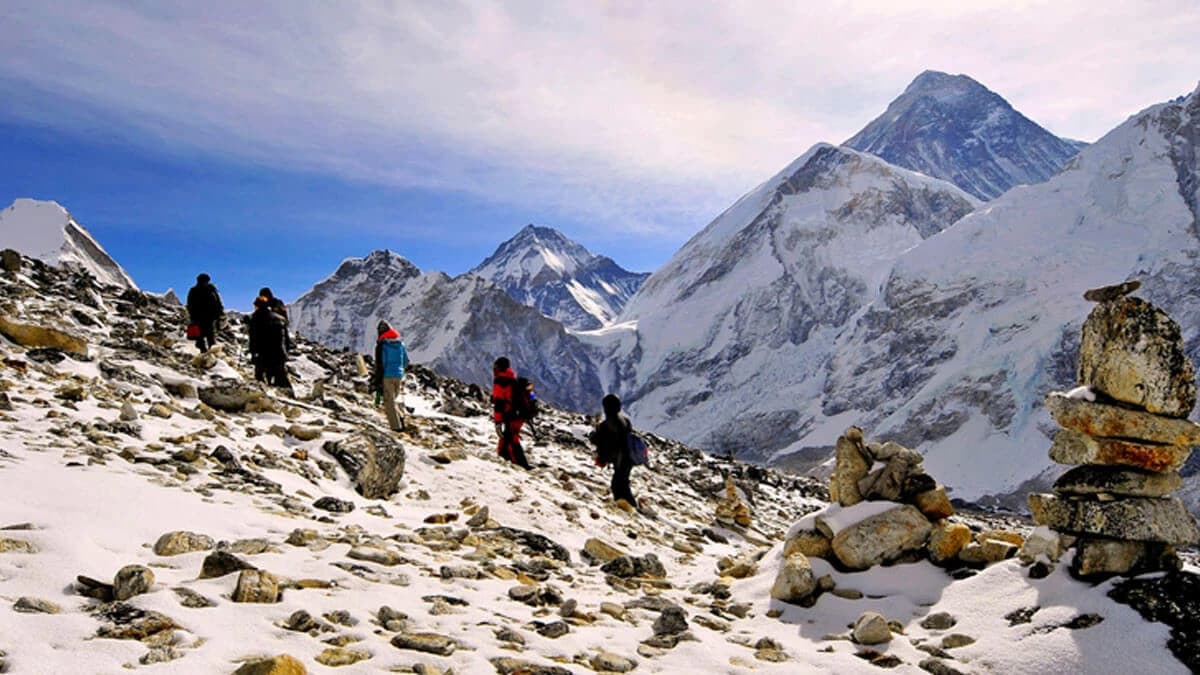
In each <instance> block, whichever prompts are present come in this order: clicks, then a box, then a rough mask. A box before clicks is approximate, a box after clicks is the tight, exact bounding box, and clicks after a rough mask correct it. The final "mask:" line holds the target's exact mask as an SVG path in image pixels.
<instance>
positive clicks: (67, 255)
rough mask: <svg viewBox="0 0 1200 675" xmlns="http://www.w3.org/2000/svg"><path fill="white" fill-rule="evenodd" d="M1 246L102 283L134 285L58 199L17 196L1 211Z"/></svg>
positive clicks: (127, 275) (127, 286)
mask: <svg viewBox="0 0 1200 675" xmlns="http://www.w3.org/2000/svg"><path fill="white" fill-rule="evenodd" d="M0 248H11V249H14V250H17V251H20V252H21V253H24V254H25V255H28V256H30V257H32V258H37V259H38V260H41V261H42V262H45V263H48V264H50V265H59V266H64V267H70V268H74V269H79V270H83V271H85V272H88V273H90V274H91V275H92V276H94V277H96V279H97V280H98V281H100V282H101V283H106V284H112V285H114V286H123V287H125V288H137V284H135V283H133V279H132V278H130V276H129V274H128V273H126V272H125V270H124V269H122V267H121V266H120V265H119V264H117V261H115V260H113V258H112V256H110V255H109V254H108V252H107V251H105V250H104V248H103V247H102V246H100V244H99V242H97V241H96V240H95V239H94V238H93V237H92V235H91V234H89V233H88V231H87V230H85V229H84V228H83V226H82V225H80V224H79V223H78V222H76V221H75V219H74V218H72V217H71V214H70V213H69V212H68V211H67V210H66V209H65V208H63V207H62V206H61V205H60V204H59V203H58V202H53V201H42V200H37V199H26V198H21V199H17V200H16V201H14V202H13V203H12V205H11V206H9V207H8V208H7V209H4V211H0Z"/></svg>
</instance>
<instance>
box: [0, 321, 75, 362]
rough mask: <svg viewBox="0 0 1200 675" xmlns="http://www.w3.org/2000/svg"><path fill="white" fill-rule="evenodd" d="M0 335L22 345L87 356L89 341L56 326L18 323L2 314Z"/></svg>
mask: <svg viewBox="0 0 1200 675" xmlns="http://www.w3.org/2000/svg"><path fill="white" fill-rule="evenodd" d="M0 335H3V336H4V337H6V338H8V339H9V340H12V341H13V342H15V343H17V344H19V345H21V346H22V347H33V348H39V347H41V348H50V349H57V350H59V351H64V352H67V353H70V354H75V355H77V356H87V350H88V346H87V341H86V340H84V339H83V338H79V337H75V336H74V335H71V334H69V333H64V332H63V331H61V330H58V329H56V328H47V327H45V326H37V325H34V324H29V323H18V322H16V321H11V320H9V319H8V318H7V317H4V316H0Z"/></svg>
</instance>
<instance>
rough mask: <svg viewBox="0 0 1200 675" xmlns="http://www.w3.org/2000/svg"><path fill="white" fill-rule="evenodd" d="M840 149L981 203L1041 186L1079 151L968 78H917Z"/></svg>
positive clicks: (1074, 143)
mask: <svg viewBox="0 0 1200 675" xmlns="http://www.w3.org/2000/svg"><path fill="white" fill-rule="evenodd" d="M845 145H847V146H849V147H852V148H855V149H856V150H861V151H863V152H869V153H871V154H874V155H877V156H879V157H882V158H884V159H885V160H887V161H888V162H891V163H892V164H896V165H898V166H902V167H904V168H906V169H912V170H913V171H919V172H921V173H924V174H927V175H930V176H936V177H938V178H941V179H943V180H947V181H950V182H951V183H954V184H955V185H957V186H959V187H960V188H962V189H964V190H966V191H967V192H970V193H971V194H973V195H975V196H976V197H979V198H980V199H992V198H995V197H997V196H998V195H1000V194H1003V193H1004V192H1006V191H1008V190H1009V189H1010V188H1012V187H1013V186H1015V185H1026V184H1034V183H1040V182H1042V181H1044V180H1046V179H1047V178H1049V177H1050V176H1053V175H1054V174H1055V173H1058V170H1059V169H1061V168H1062V166H1063V165H1064V164H1066V163H1067V160H1069V159H1070V158H1071V157H1073V156H1074V155H1075V154H1076V153H1077V152H1078V151H1079V148H1080V146H1081V145H1086V144H1081V143H1080V142H1079V141H1070V140H1067V139H1063V138H1059V137H1057V136H1055V135H1054V134H1051V133H1050V132H1049V131H1046V130H1045V129H1043V128H1042V127H1040V126H1038V125H1037V124H1036V123H1034V122H1033V121H1031V120H1030V119H1029V118H1027V117H1025V116H1024V115H1022V114H1021V113H1019V112H1017V111H1016V110H1014V109H1013V107H1012V106H1011V105H1010V104H1009V103H1008V101H1005V100H1004V99H1003V98H1001V97H1000V96H999V95H997V94H996V93H994V92H992V91H990V90H989V89H987V88H986V87H984V86H983V85H981V84H979V83H978V82H976V81H975V80H973V79H971V78H970V77H967V76H966V75H948V74H946V73H939V72H937V71H932V70H930V71H925V72H924V73H921V74H920V75H919V76H917V78H916V79H915V80H913V82H912V84H910V85H909V86H908V88H907V89H905V90H904V93H903V94H901V95H900V97H899V98H897V99H896V100H895V101H892V103H891V104H890V105H889V106H888V108H887V110H886V111H885V112H884V113H883V114H882V115H880V116H879V117H877V118H875V120H873V121H872V122H871V123H870V124H868V125H867V126H866V127H865V128H864V129H863V130H862V131H860V132H858V133H857V134H855V135H854V137H853V138H851V139H850V140H848V141H846V143H845Z"/></svg>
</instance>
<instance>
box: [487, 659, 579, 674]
mask: <svg viewBox="0 0 1200 675" xmlns="http://www.w3.org/2000/svg"><path fill="white" fill-rule="evenodd" d="M488 660H489V661H490V662H491V664H492V666H494V667H495V668H496V672H497V673H498V674H499V675H573V673H571V671H569V670H567V669H566V668H563V667H561V666H543V665H541V664H538V663H533V662H532V661H522V660H521V659H513V658H507V657H497V658H492V659H488Z"/></svg>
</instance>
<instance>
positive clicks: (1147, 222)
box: [801, 89, 1200, 508]
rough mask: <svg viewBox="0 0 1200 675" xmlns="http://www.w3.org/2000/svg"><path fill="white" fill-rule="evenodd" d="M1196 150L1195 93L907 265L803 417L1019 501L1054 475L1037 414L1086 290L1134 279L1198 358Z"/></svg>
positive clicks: (965, 489)
mask: <svg viewBox="0 0 1200 675" xmlns="http://www.w3.org/2000/svg"><path fill="white" fill-rule="evenodd" d="M1197 147H1200V89H1198V90H1197V91H1196V92H1194V93H1193V94H1191V96H1189V97H1187V98H1186V99H1180V100H1176V101H1174V102H1170V103H1166V104H1162V105H1158V106H1154V107H1152V108H1150V109H1148V110H1146V111H1144V112H1142V113H1139V114H1137V115H1135V116H1133V117H1132V118H1131V119H1129V120H1128V121H1127V122H1125V123H1124V124H1122V125H1121V126H1119V127H1118V128H1116V129H1115V130H1113V131H1112V132H1110V133H1109V134H1107V135H1106V136H1105V137H1104V138H1102V139H1100V140H1099V141H1097V142H1096V143H1095V144H1093V145H1092V146H1090V147H1089V148H1087V149H1085V150H1084V151H1082V152H1081V153H1080V155H1079V156H1078V157H1077V158H1076V159H1074V160H1072V162H1071V163H1070V164H1069V165H1068V166H1067V168H1066V169H1065V170H1064V171H1063V172H1062V173H1061V174H1059V175H1058V176H1056V177H1055V178H1053V179H1051V180H1050V181H1049V182H1047V183H1044V184H1041V185H1035V186H1029V187H1023V188H1019V189H1015V190H1013V191H1011V192H1009V193H1008V194H1005V195H1004V196H1002V197H1000V198H999V199H997V200H995V201H993V202H990V203H988V204H986V205H985V206H984V207H983V208H981V209H980V210H979V211H977V212H975V213H973V214H971V215H970V216H968V217H966V218H964V219H963V220H962V221H960V222H959V223H958V224H956V225H955V226H954V227H952V228H950V229H948V230H946V231H945V232H942V233H941V234H939V235H937V236H935V237H932V238H930V239H929V240H927V241H925V242H924V243H922V244H921V245H920V246H918V247H916V248H914V249H913V250H911V251H909V252H908V253H907V254H905V255H904V256H902V257H901V258H900V259H899V260H898V262H897V263H896V265H895V268H894V269H893V270H892V271H891V273H890V275H889V276H888V279H887V282H886V284H885V287H884V292H883V296H882V297H881V298H880V300H879V301H878V302H877V303H875V304H874V305H872V306H871V307H870V308H869V309H868V311H867V312H866V313H865V314H864V315H863V316H861V317H860V318H859V319H858V320H857V321H856V323H855V324H854V327H853V331H852V332H850V333H848V334H847V335H846V336H844V338H843V339H842V340H840V341H839V344H838V347H837V352H836V354H835V355H834V357H833V360H832V361H831V362H830V364H829V368H828V372H829V377H828V380H827V381H826V383H825V385H824V388H823V391H822V393H821V397H820V402H821V404H820V409H817V408H816V407H815V406H813V405H809V406H807V413H805V414H809V415H813V416H815V417H818V418H820V417H829V416H838V415H847V414H848V415H850V416H852V417H854V418H855V419H858V420H861V421H862V423H863V424H865V425H866V426H867V428H871V429H874V430H875V431H876V432H878V433H880V434H883V435H891V436H893V437H895V438H897V439H899V440H901V441H902V442H904V443H907V444H910V445H913V446H916V447H920V448H921V449H922V451H923V452H925V454H926V457H927V459H926V466H928V467H929V470H930V472H931V473H933V474H935V475H938V476H940V477H942V478H943V479H945V480H946V481H947V483H949V484H951V485H952V486H953V487H955V488H956V495H958V496H961V497H965V498H968V499H973V498H978V497H981V496H983V495H985V494H989V493H991V494H1002V493H1007V492H1013V491H1017V492H1018V494H1017V495H1016V497H1015V498H1014V500H1013V503H1014V504H1020V503H1022V496H1023V495H1022V494H1021V492H1023V491H1021V490H1018V488H1020V487H1021V486H1022V485H1023V484H1024V483H1025V481H1027V480H1030V479H1032V478H1034V477H1037V476H1041V477H1042V479H1043V480H1045V479H1048V478H1050V477H1052V476H1053V475H1055V474H1056V473H1057V472H1059V471H1061V468H1058V467H1052V466H1051V463H1050V461H1049V459H1048V458H1047V455H1046V449H1047V447H1048V446H1049V440H1050V433H1051V431H1052V429H1053V427H1052V425H1051V423H1050V420H1049V418H1048V416H1047V415H1046V413H1045V412H1044V411H1043V410H1042V400H1043V397H1044V395H1045V393H1046V392H1047V391H1048V390H1050V389H1053V388H1062V387H1069V386H1071V385H1072V384H1073V382H1074V380H1075V368H1076V351H1075V350H1076V349H1077V347H1078V331H1079V326H1080V325H1081V324H1082V322H1083V320H1084V319H1085V318H1086V317H1087V314H1088V312H1089V311H1090V310H1091V307H1092V305H1091V303H1088V302H1085V301H1084V300H1083V297H1082V295H1083V292H1084V291H1085V290H1086V289H1088V288H1091V287H1097V286H1103V285H1107V284H1113V283H1117V282H1120V281H1123V280H1126V279H1130V278H1137V279H1141V280H1142V281H1143V286H1142V290H1141V291H1140V292H1139V293H1138V295H1139V296H1141V297H1144V298H1146V299H1148V300H1150V301H1152V302H1154V303H1156V304H1158V305H1159V306H1161V307H1162V308H1163V309H1165V310H1166V311H1167V312H1169V313H1170V314H1171V315H1172V316H1173V317H1174V318H1175V319H1176V320H1177V321H1179V322H1180V324H1181V326H1182V328H1183V334H1184V337H1185V340H1186V341H1187V346H1188V352H1189V354H1190V355H1191V357H1192V358H1193V360H1195V359H1196V358H1197V357H1200V305H1198V304H1197V296H1198V291H1197V289H1198V288H1200V267H1198V266H1197V260H1198V259H1200V195H1198V193H1197V186H1198V185H1200V160H1198V156H1197ZM830 438H831V437H816V436H813V435H810V436H809V437H807V438H805V439H803V440H802V441H801V444H802V445H808V446H817V445H824V444H827V443H828V442H829V440H830ZM1196 506H1197V504H1196V503H1195V502H1193V503H1192V507H1193V508H1196Z"/></svg>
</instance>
